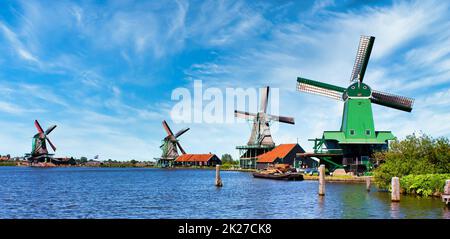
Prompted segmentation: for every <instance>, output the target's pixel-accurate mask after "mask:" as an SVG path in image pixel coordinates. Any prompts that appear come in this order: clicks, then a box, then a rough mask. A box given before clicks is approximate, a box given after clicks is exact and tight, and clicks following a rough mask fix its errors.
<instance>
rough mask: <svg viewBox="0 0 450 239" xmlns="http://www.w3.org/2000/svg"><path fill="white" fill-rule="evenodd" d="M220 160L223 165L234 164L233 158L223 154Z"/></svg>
mask: <svg viewBox="0 0 450 239" xmlns="http://www.w3.org/2000/svg"><path fill="white" fill-rule="evenodd" d="M220 160H221V161H222V164H225V163H228V164H233V163H234V160H233V157H232V156H231V155H230V154H223V155H222V158H221V159H220Z"/></svg>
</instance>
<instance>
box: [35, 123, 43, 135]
mask: <svg viewBox="0 0 450 239" xmlns="http://www.w3.org/2000/svg"><path fill="white" fill-rule="evenodd" d="M34 126H36V129H37V130H38V131H39V133H41V134H42V133H44V130H43V129H42V127H41V125H40V124H39V122H38V121H37V120H35V121H34Z"/></svg>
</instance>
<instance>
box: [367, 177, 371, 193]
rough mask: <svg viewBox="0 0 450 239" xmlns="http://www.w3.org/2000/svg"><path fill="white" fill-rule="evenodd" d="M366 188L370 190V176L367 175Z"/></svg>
mask: <svg viewBox="0 0 450 239" xmlns="http://www.w3.org/2000/svg"><path fill="white" fill-rule="evenodd" d="M366 190H367V192H370V177H366Z"/></svg>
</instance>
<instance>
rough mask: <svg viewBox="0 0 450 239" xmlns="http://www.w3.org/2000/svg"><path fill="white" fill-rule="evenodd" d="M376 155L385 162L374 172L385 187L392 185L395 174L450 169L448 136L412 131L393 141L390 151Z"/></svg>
mask: <svg viewBox="0 0 450 239" xmlns="http://www.w3.org/2000/svg"><path fill="white" fill-rule="evenodd" d="M374 158H375V160H377V161H379V162H384V163H382V164H381V165H380V166H379V167H378V168H376V169H375V170H374V173H373V176H374V177H375V182H376V184H377V185H378V187H380V188H382V189H387V188H389V185H390V182H391V178H392V177H403V176H406V175H409V174H415V175H422V174H446V173H450V143H449V140H448V138H437V139H434V138H432V137H430V136H427V135H421V136H416V135H415V134H413V135H409V136H407V137H406V138H405V139H404V140H402V141H399V140H395V141H393V142H392V143H391V145H390V149H389V151H387V152H378V153H375V154H374Z"/></svg>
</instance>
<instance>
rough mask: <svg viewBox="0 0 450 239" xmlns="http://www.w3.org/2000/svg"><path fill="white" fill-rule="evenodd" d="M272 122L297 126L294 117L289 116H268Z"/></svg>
mask: <svg viewBox="0 0 450 239" xmlns="http://www.w3.org/2000/svg"><path fill="white" fill-rule="evenodd" d="M267 116H268V118H269V119H270V120H274V121H278V122H281V123H287V124H295V120H294V118H293V117H287V116H278V115H267Z"/></svg>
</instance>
